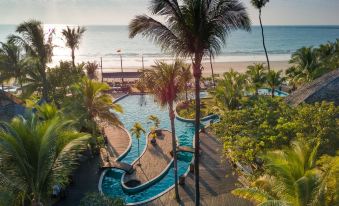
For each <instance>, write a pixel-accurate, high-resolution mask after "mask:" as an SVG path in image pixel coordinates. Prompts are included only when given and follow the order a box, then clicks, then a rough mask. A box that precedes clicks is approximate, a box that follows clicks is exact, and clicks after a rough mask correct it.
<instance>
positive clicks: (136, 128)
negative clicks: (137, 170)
mask: <svg viewBox="0 0 339 206" xmlns="http://www.w3.org/2000/svg"><path fill="white" fill-rule="evenodd" d="M145 133H146V131H145V129H144V128H143V127H142V125H141V124H140V123H139V122H136V123H134V125H133V127H132V128H131V134H132V135H133V136H135V138H136V139H137V140H138V157H139V163H138V166H140V165H141V163H140V138H141V135H142V134H145Z"/></svg>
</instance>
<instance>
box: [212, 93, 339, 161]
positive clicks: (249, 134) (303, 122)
mask: <svg viewBox="0 0 339 206" xmlns="http://www.w3.org/2000/svg"><path fill="white" fill-rule="evenodd" d="M338 113H339V108H338V107H336V106H335V105H334V104H333V103H325V102H323V103H316V104H315V105H307V104H304V105H300V106H298V107H296V108H292V107H290V106H288V105H287V104H286V103H284V102H283V101H281V98H274V99H273V98H267V97H258V98H253V99H250V100H248V101H246V102H245V103H244V104H243V108H242V109H239V110H225V111H224V112H223V113H222V114H221V120H220V122H219V123H216V124H214V126H213V129H214V131H215V133H216V134H217V136H219V137H221V139H222V141H223V143H224V152H225V154H226V155H227V156H228V157H229V158H231V159H232V160H234V161H240V162H245V163H248V164H252V163H255V162H256V160H257V158H258V157H259V155H260V154H261V153H262V152H265V151H267V150H269V149H277V148H281V147H282V146H284V145H288V144H289V143H290V141H291V140H295V139H300V138H304V139H306V140H307V141H308V142H309V143H311V144H316V143H317V142H320V146H319V153H320V154H324V153H328V154H334V153H335V151H336V150H337V149H338V148H339V140H338V138H339V121H338V119H337V116H338Z"/></svg>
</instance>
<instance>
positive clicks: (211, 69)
mask: <svg viewBox="0 0 339 206" xmlns="http://www.w3.org/2000/svg"><path fill="white" fill-rule="evenodd" d="M210 64H211V70H212V81H213V86H214V87H215V80H214V69H213V63H212V53H211V52H210Z"/></svg>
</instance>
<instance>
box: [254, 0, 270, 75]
mask: <svg viewBox="0 0 339 206" xmlns="http://www.w3.org/2000/svg"><path fill="white" fill-rule="evenodd" d="M268 2H269V0H251V3H252V5H253V6H254V7H255V8H256V9H258V10H259V22H260V27H261V36H262V44H263V47H264V50H265V55H266V60H267V67H268V70H270V69H271V66H270V60H269V59H268V54H267V49H266V45H265V35H264V28H263V26H262V21H261V9H262V8H263V7H265V5H266V4H267V3H268Z"/></svg>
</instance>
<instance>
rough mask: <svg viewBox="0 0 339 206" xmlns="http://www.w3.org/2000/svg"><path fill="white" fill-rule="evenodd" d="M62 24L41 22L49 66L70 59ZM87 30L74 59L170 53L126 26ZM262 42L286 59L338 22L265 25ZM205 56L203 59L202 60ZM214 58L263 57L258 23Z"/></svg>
mask: <svg viewBox="0 0 339 206" xmlns="http://www.w3.org/2000/svg"><path fill="white" fill-rule="evenodd" d="M15 27H16V26H15V25H0V41H6V38H7V36H8V35H10V34H13V33H14V31H15ZM65 27H66V25H60V24H59V25H45V30H46V33H47V31H48V30H50V29H51V28H54V29H55V35H54V40H53V42H54V44H55V45H56V47H55V48H54V56H53V62H52V63H51V64H50V66H53V65H55V64H57V63H58V62H59V61H60V60H70V59H71V58H70V50H69V49H68V48H66V47H65V44H64V41H63V39H62V36H61V34H60V32H61V30H62V29H63V28H65ZM86 29H87V31H86V32H85V34H84V37H83V39H82V41H81V45H80V48H79V50H77V51H76V61H77V62H87V61H97V62H100V58H101V57H102V59H103V67H104V68H117V67H120V56H119V55H118V53H117V50H119V49H120V50H121V51H122V52H121V54H122V59H123V66H124V67H141V65H142V57H143V59H144V65H145V66H149V65H152V64H153V62H154V60H156V59H158V60H159V59H165V60H169V59H172V57H171V56H170V55H168V54H164V53H162V52H161V50H160V49H159V47H158V46H156V45H154V44H153V43H152V42H150V41H148V40H147V39H143V38H141V37H137V38H135V39H129V38H128V27H127V26H86ZM264 32H265V38H266V46H267V49H268V52H269V55H270V60H272V61H287V60H289V59H290V56H291V54H292V52H294V51H296V50H297V49H298V48H301V47H303V46H313V47H317V46H319V45H320V44H322V43H326V42H328V41H335V40H336V39H338V38H339V26H265V27H264ZM206 60H207V59H205V61H206ZM216 61H217V62H226V61H227V62H243V61H265V56H264V51H263V47H262V40H261V30H260V27H259V26H253V27H252V31H251V32H245V31H235V32H233V33H231V34H230V36H229V37H228V38H227V42H226V45H225V47H223V49H222V52H221V54H220V55H219V56H218V57H217V58H216Z"/></svg>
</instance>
